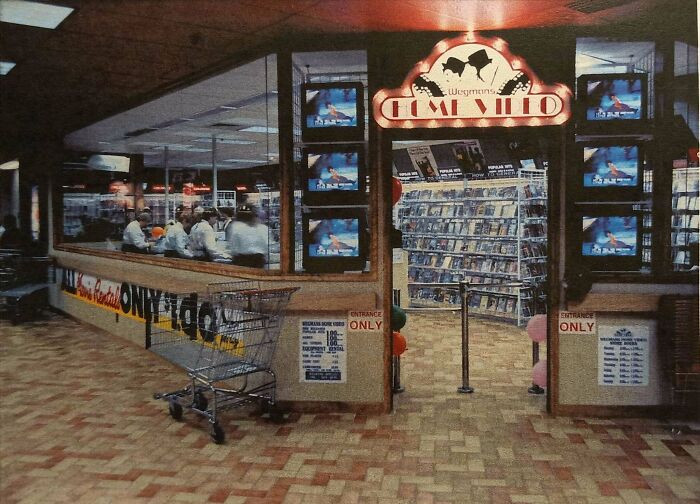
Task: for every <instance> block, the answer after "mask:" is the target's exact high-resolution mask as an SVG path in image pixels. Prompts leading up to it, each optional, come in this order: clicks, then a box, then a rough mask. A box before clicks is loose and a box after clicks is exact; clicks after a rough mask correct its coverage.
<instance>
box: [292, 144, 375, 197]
mask: <svg viewBox="0 0 700 504" xmlns="http://www.w3.org/2000/svg"><path fill="white" fill-rule="evenodd" d="M302 166H303V179H304V192H303V201H304V204H306V205H312V206H313V205H340V204H362V203H363V202H364V200H365V199H366V198H365V186H366V184H365V180H366V170H365V166H364V147H363V146H362V145H338V146H332V147H331V146H317V147H313V148H306V149H304V150H303V151H302Z"/></svg>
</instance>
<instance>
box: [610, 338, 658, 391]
mask: <svg viewBox="0 0 700 504" xmlns="http://www.w3.org/2000/svg"><path fill="white" fill-rule="evenodd" d="M598 385H602V386H622V387H646V386H647V385H649V327H648V326H645V325H629V326H620V325H614V326H605V325H601V326H599V327H598Z"/></svg>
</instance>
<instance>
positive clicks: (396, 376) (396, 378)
mask: <svg viewBox="0 0 700 504" xmlns="http://www.w3.org/2000/svg"><path fill="white" fill-rule="evenodd" d="M392 364H393V371H394V372H393V374H392V377H393V380H392V381H393V383H392V384H391V391H392V392H393V393H394V394H400V393H401V392H403V391H404V388H403V387H402V386H401V357H399V356H398V355H394V356H393V357H392Z"/></svg>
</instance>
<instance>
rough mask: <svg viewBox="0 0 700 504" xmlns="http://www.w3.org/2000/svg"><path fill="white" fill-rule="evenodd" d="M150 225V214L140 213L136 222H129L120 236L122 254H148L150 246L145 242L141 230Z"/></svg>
mask: <svg viewBox="0 0 700 504" xmlns="http://www.w3.org/2000/svg"><path fill="white" fill-rule="evenodd" d="M150 223H151V214H150V213H148V212H141V213H139V214H138V215H137V216H136V220H133V221H131V222H130V223H129V224H128V225H127V226H126V228H125V229H124V234H123V236H122V252H134V253H136V254H148V253H149V252H150V248H151V246H150V244H149V243H148V242H147V241H146V235H145V234H144V232H143V228H145V227H146V226H148V225H149V224H150Z"/></svg>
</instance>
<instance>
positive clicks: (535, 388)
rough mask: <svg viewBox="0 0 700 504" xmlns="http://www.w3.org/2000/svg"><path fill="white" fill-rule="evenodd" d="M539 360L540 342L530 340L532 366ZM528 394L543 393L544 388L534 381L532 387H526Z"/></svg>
mask: <svg viewBox="0 0 700 504" xmlns="http://www.w3.org/2000/svg"><path fill="white" fill-rule="evenodd" d="M539 361H540V344H539V343H537V342H536V341H533V342H532V366H533V367H534V366H535V364H537V363H538V362H539ZM527 393H528V394H537V395H539V394H544V389H543V388H542V387H540V386H539V385H537V384H536V383H533V384H532V387H530V388H528V389H527Z"/></svg>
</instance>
